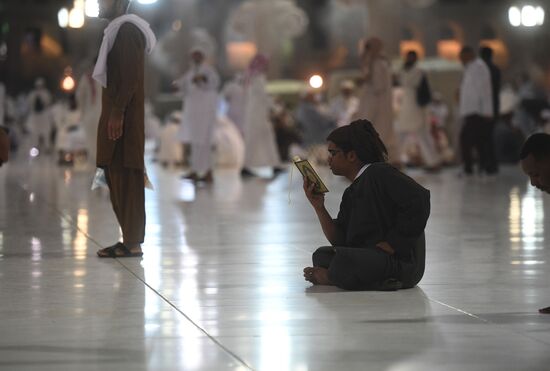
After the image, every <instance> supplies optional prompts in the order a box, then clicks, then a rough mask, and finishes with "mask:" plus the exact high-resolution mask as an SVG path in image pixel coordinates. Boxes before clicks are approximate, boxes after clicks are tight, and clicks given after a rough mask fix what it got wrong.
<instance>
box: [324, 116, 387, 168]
mask: <svg viewBox="0 0 550 371" xmlns="http://www.w3.org/2000/svg"><path fill="white" fill-rule="evenodd" d="M327 140H328V141H331V142H333V143H334V144H335V145H336V146H337V147H338V148H340V149H342V150H343V151H344V152H350V151H355V153H356V154H357V157H358V158H359V160H361V162H363V163H364V164H369V163H373V162H386V161H387V160H388V150H387V149H386V146H385V145H384V143H383V142H382V140H381V139H380V136H379V135H378V132H377V131H376V130H375V129H374V126H372V123H371V122H370V121H369V120H364V119H362V120H356V121H353V122H352V123H351V124H349V125H346V126H342V127H339V128H337V129H335V130H333V131H332V132H331V133H330V134H329V136H328V137H327Z"/></svg>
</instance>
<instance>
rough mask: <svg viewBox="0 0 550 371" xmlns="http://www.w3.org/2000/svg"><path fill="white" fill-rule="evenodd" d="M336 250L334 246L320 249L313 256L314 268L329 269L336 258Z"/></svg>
mask: <svg viewBox="0 0 550 371" xmlns="http://www.w3.org/2000/svg"><path fill="white" fill-rule="evenodd" d="M334 254H335V252H334V248H333V247H332V246H323V247H319V248H318V249H317V250H315V252H314V253H313V255H312V260H313V266H314V267H323V268H328V267H329V265H330V262H331V261H332V259H333V258H334Z"/></svg>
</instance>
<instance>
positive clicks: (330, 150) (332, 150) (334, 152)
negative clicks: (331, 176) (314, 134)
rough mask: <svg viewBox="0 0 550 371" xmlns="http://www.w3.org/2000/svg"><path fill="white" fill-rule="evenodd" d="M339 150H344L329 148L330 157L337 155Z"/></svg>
mask: <svg viewBox="0 0 550 371" xmlns="http://www.w3.org/2000/svg"><path fill="white" fill-rule="evenodd" d="M338 152H343V151H342V150H341V149H329V150H328V153H329V154H330V157H334V156H336V154H337V153H338Z"/></svg>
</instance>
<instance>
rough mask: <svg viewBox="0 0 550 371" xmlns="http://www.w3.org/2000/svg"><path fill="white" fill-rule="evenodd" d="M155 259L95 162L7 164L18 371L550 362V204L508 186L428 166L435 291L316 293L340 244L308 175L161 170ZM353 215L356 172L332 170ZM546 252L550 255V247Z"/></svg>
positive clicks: (1, 232)
mask: <svg viewBox="0 0 550 371" xmlns="http://www.w3.org/2000/svg"><path fill="white" fill-rule="evenodd" d="M148 171H149V176H150V178H151V180H152V182H153V184H154V186H155V191H147V193H146V197H147V201H146V202H147V205H146V207H147V236H146V242H145V244H144V252H145V255H144V258H143V259H135V258H134V259H118V260H100V259H98V258H97V257H96V256H95V251H96V250H97V249H98V248H99V247H100V246H105V245H107V244H111V243H112V242H114V241H115V240H116V239H117V238H118V237H119V232H118V230H117V228H116V222H115V219H114V215H113V213H112V211H111V207H110V203H109V200H108V194H107V193H106V192H105V191H103V190H96V191H93V192H92V191H90V185H91V179H92V175H93V171H92V169H86V168H79V167H77V168H75V169H64V168H59V167H57V166H55V165H54V163H53V160H52V159H50V158H48V157H43V156H39V157H37V158H34V159H32V160H29V159H26V158H18V159H15V160H14V161H13V162H12V163H10V164H9V165H7V166H5V167H3V168H1V169H0V298H1V299H0V334H1V336H0V369H1V370H52V371H53V370H56V371H57V370H216V371H218V370H234V371H245V370H274V371H275V370H277V371H281V370H295V371H319V370H342V371H344V370H346V371H347V370H392V371H409V370H419V371H425V370H457V371H458V370H460V371H463V370H499V371H500V370H548V369H549V367H550V366H549V365H550V315H539V314H538V313H537V309H538V308H539V307H543V306H549V305H550V228H548V229H546V230H545V228H544V226H545V225H549V222H548V219H549V218H550V197H547V196H545V195H543V194H541V193H540V192H538V191H536V190H534V189H533V188H530V187H528V183H527V180H526V179H525V178H524V177H523V176H522V175H521V174H520V172H519V169H518V168H516V167H508V168H504V169H503V171H502V173H501V174H500V175H499V176H498V177H497V178H496V179H476V178H474V179H461V178H458V177H456V175H455V171H454V170H447V171H445V172H443V173H441V174H437V175H425V174H423V173H422V172H415V171H412V172H411V175H412V176H414V177H415V178H416V179H417V180H418V181H419V182H420V183H422V184H423V185H425V186H426V187H427V188H429V189H430V190H431V191H432V215H431V218H430V221H429V225H428V229H427V241H428V261H427V270H426V275H425V277H424V279H423V280H422V282H421V284H420V286H419V287H417V288H415V289H412V290H406V291H400V292H396V293H382V292H344V291H340V290H337V289H334V288H327V287H325V288H318V287H311V286H310V285H309V284H308V283H306V282H305V281H303V278H302V275H301V270H302V268H303V267H304V266H305V265H307V264H309V263H310V256H311V253H312V252H313V251H314V249H315V248H316V247H317V246H319V245H323V244H326V241H325V240H324V238H323V237H322V233H321V230H320V227H319V226H318V223H317V221H316V218H315V215H314V213H313V211H312V209H311V208H310V206H309V205H308V204H307V202H306V201H305V199H304V198H303V196H302V191H301V184H300V181H299V180H298V177H297V174H296V173H294V174H293V175H292V177H291V176H290V173H287V174H284V175H282V176H280V177H278V178H277V179H275V180H273V181H267V180H261V179H252V180H241V179H240V177H239V176H238V175H237V173H236V172H234V171H230V170H220V171H218V172H217V174H216V182H215V183H214V185H212V186H204V187H199V188H196V187H195V186H194V185H193V184H192V183H189V182H186V181H182V180H180V179H179V174H178V172H177V171H175V170H166V169H163V168H161V167H158V166H157V165H155V164H150V165H148ZM321 173H322V176H323V177H324V178H325V179H326V180H327V182H326V183H327V186H328V187H329V188H330V189H331V192H330V193H329V194H328V196H327V204H328V206H329V208H330V209H331V210H332V211H333V212H336V210H337V208H338V204H339V200H340V195H341V192H342V191H343V190H344V189H345V187H346V183H345V181H343V180H341V179H337V178H334V177H332V176H331V175H330V174H329V172H328V171H327V170H326V169H324V170H322V171H321ZM546 246H547V248H546Z"/></svg>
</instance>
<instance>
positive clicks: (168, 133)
mask: <svg viewBox="0 0 550 371" xmlns="http://www.w3.org/2000/svg"><path fill="white" fill-rule="evenodd" d="M180 126H181V112H180V111H176V112H172V113H171V114H170V116H169V117H168V120H167V121H166V124H165V125H164V126H163V127H162V128H161V129H160V138H159V151H158V155H157V158H158V161H159V162H160V163H161V164H162V166H164V167H168V166H169V165H174V166H179V165H181V164H183V148H182V146H181V143H180V141H179V139H178V132H179V129H180Z"/></svg>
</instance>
